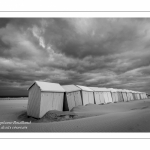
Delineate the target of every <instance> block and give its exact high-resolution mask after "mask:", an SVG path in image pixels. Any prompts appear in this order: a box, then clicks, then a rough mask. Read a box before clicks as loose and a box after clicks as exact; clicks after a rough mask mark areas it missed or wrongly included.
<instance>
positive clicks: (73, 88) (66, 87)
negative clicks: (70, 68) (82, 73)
mask: <svg viewBox="0 0 150 150" xmlns="http://www.w3.org/2000/svg"><path fill="white" fill-rule="evenodd" d="M62 87H63V88H64V90H65V91H66V92H75V91H81V89H80V88H79V87H77V86H75V85H73V84H72V85H63V86H62Z"/></svg>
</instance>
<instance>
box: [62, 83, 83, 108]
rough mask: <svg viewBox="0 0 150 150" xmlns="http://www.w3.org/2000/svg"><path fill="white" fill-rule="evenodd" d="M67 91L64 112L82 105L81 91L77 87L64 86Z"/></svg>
mask: <svg viewBox="0 0 150 150" xmlns="http://www.w3.org/2000/svg"><path fill="white" fill-rule="evenodd" d="M62 87H63V88H64V90H65V96H64V106H63V110H64V111H69V110H71V109H72V108H73V107H75V106H79V105H82V99H81V92H80V91H81V89H80V88H79V87H77V86H75V85H63V86H62Z"/></svg>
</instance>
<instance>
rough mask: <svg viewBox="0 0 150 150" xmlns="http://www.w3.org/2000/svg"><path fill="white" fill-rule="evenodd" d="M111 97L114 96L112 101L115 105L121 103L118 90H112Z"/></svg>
mask: <svg viewBox="0 0 150 150" xmlns="http://www.w3.org/2000/svg"><path fill="white" fill-rule="evenodd" d="M110 91H111V95H112V101H113V102H114V103H117V102H118V101H119V97H118V93H117V90H116V89H113V88H110Z"/></svg>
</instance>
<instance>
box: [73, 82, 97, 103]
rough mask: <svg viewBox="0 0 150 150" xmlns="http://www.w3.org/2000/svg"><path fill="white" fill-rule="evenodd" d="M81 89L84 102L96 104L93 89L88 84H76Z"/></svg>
mask: <svg viewBox="0 0 150 150" xmlns="http://www.w3.org/2000/svg"><path fill="white" fill-rule="evenodd" d="M76 86H77V87H79V88H80V89H81V97H82V104H83V105H86V104H94V103H95V102H94V95H93V90H92V89H90V88H89V87H87V86H81V85H76Z"/></svg>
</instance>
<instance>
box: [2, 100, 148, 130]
mask: <svg viewBox="0 0 150 150" xmlns="http://www.w3.org/2000/svg"><path fill="white" fill-rule="evenodd" d="M27 102H28V101H27V100H1V101H0V123H1V125H0V132H150V99H146V100H136V101H130V102H119V103H110V104H106V105H95V104H89V105H87V106H78V107H75V108H73V109H72V110H71V112H67V113H72V114H75V117H73V118H71V119H68V118H65V119H63V120H56V121H55V120H48V119H47V118H44V119H43V120H36V119H33V118H27V116H25V114H26V110H27ZM54 113H55V112H54ZM62 113H63V112H60V113H59V114H62ZM30 121H31V122H30Z"/></svg>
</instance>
